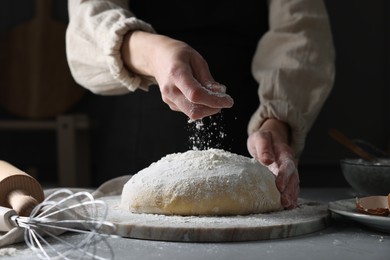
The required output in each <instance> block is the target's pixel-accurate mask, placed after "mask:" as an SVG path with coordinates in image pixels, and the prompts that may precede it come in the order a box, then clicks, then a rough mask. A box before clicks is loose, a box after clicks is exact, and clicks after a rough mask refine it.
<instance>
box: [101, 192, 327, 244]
mask: <svg viewBox="0 0 390 260" xmlns="http://www.w3.org/2000/svg"><path fill="white" fill-rule="evenodd" d="M99 200H103V201H105V202H106V204H107V205H108V207H109V209H108V215H107V219H106V220H107V221H110V222H112V223H113V224H115V225H116V227H117V229H116V235H119V236H122V237H130V238H139V239H148V240H164V241H180V242H230V241H254V240H265V239H277V238H287V237H294V236H299V235H304V234H308V233H312V232H315V231H319V230H322V229H324V228H325V227H327V226H328V223H329V218H330V214H329V211H328V205H327V204H320V203H316V202H310V201H306V200H299V207H298V208H296V209H294V210H286V211H281V212H274V213H269V214H254V215H248V216H229V217H199V216H190V217H181V216H163V215H153V214H133V213H131V212H128V211H125V210H122V209H121V208H120V207H119V203H120V196H110V197H102V198H99Z"/></svg>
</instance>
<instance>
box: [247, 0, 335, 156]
mask: <svg viewBox="0 0 390 260" xmlns="http://www.w3.org/2000/svg"><path fill="white" fill-rule="evenodd" d="M269 26H270V29H269V31H268V32H267V33H266V34H264V36H263V37H262V39H261V40H260V41H259V44H258V47H257V50H256V53H255V55H254V59H253V63H252V73H253V75H254V77H255V79H256V80H257V81H258V82H259V84H260V87H259V91H258V93H259V98H260V107H259V108H258V109H257V111H256V112H255V113H254V114H253V116H252V118H251V120H250V122H249V126H248V133H249V134H251V133H253V132H254V131H256V130H257V129H259V127H260V126H261V125H262V123H263V122H264V121H265V120H266V119H267V118H277V119H279V120H281V121H283V122H286V123H288V124H289V125H290V127H291V130H292V143H291V145H292V148H293V149H294V150H295V152H296V155H297V157H299V155H300V154H301V152H302V150H303V147H304V145H305V139H306V135H307V133H308V131H309V129H310V128H311V126H312V124H313V122H314V120H315V118H316V117H317V115H318V113H319V111H320V109H321V107H322V105H323V104H324V102H325V100H326V98H327V97H328V95H329V93H330V91H331V89H332V86H333V81H334V73H335V72H334V57H335V54H334V47H333V42H332V35H331V29H330V25H329V20H328V16H327V12H326V9H325V6H324V3H323V2H322V0H270V1H269Z"/></svg>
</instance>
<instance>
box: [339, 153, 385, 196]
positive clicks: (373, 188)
mask: <svg viewBox="0 0 390 260" xmlns="http://www.w3.org/2000/svg"><path fill="white" fill-rule="evenodd" d="M340 165H341V170H342V172H343V174H344V178H345V179H346V180H347V182H348V183H349V185H351V187H352V188H353V189H354V190H355V191H356V192H357V193H358V195H365V196H372V195H388V194H389V193H390V159H378V161H376V162H369V161H366V160H363V159H344V160H341V161H340Z"/></svg>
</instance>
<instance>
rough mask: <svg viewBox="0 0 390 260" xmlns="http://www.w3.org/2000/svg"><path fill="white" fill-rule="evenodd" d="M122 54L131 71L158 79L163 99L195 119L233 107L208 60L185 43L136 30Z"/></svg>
mask: <svg viewBox="0 0 390 260" xmlns="http://www.w3.org/2000/svg"><path fill="white" fill-rule="evenodd" d="M122 55H123V59H124V61H125V63H126V66H127V67H128V68H129V69H130V70H131V71H133V72H135V73H138V74H141V75H145V76H151V77H154V78H155V79H156V81H157V83H158V85H159V87H160V91H161V95H162V99H163V101H164V102H165V103H167V104H168V105H169V107H170V108H171V109H172V110H174V111H180V112H183V113H184V114H186V115H187V116H188V117H189V118H191V119H194V120H195V119H201V118H203V117H206V116H210V115H213V114H216V113H219V112H220V111H221V109H222V108H230V107H232V106H233V99H232V98H231V97H230V96H229V95H227V94H226V93H225V91H226V87H225V86H223V85H221V84H219V83H217V82H215V81H214V79H213V77H212V76H211V74H210V71H209V68H208V65H207V62H206V61H205V60H204V59H203V58H202V56H201V55H200V54H199V53H198V52H197V51H195V50H194V49H193V48H191V47H190V46H189V45H187V44H186V43H184V42H181V41H177V40H174V39H171V38H169V37H166V36H162V35H157V34H151V33H146V32H142V31H134V32H131V33H129V34H128V35H127V36H126V37H125V38H124V42H123V44H122Z"/></svg>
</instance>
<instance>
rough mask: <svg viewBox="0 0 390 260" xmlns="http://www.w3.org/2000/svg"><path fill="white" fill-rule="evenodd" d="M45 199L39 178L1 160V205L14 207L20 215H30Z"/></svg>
mask: <svg viewBox="0 0 390 260" xmlns="http://www.w3.org/2000/svg"><path fill="white" fill-rule="evenodd" d="M43 199H44V194H43V189H42V187H41V185H40V184H39V182H38V181H37V180H35V179H34V178H33V177H31V176H30V175H28V174H27V173H25V172H23V171H21V170H19V169H18V168H16V167H14V166H13V165H11V164H9V163H7V162H5V161H1V160H0V206H3V207H7V208H12V209H13V210H15V211H16V213H18V214H19V216H29V215H30V213H31V211H32V210H33V208H34V207H35V206H36V205H37V204H38V203H40V202H42V201H43Z"/></svg>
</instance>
